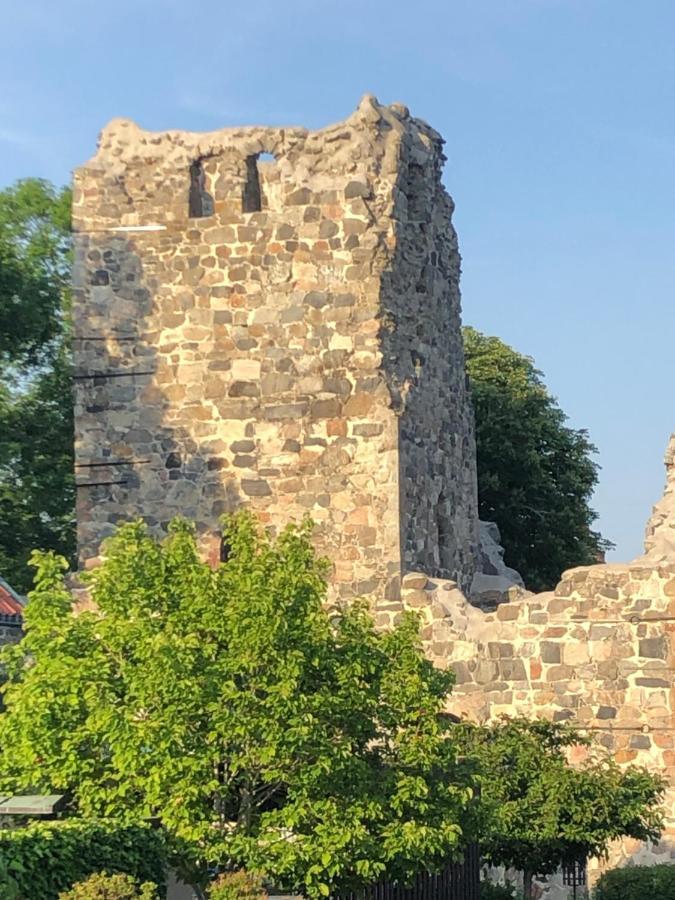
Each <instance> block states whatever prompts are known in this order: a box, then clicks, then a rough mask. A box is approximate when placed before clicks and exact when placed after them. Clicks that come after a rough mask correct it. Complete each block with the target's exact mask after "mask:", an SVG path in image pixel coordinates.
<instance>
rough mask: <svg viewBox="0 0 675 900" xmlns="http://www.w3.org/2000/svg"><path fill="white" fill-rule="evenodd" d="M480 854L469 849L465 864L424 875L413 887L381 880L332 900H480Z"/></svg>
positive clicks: (457, 864)
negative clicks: (356, 891)
mask: <svg viewBox="0 0 675 900" xmlns="http://www.w3.org/2000/svg"><path fill="white" fill-rule="evenodd" d="M479 895H480V854H479V852H478V847H477V846H475V845H473V846H471V847H469V848H468V849H467V851H466V853H465V854H464V862H461V863H452V864H451V865H449V866H446V868H445V869H443V870H442V871H441V872H438V873H437V874H436V875H430V874H429V873H427V872H423V873H421V874H419V875H418V876H417V878H416V879H415V880H414V881H413V883H412V884H410V885H407V886H406V885H403V884H398V883H397V882H395V881H378V882H377V883H376V884H370V885H368V887H366V888H364V889H363V890H361V891H359V892H358V893H347V894H339V895H338V896H334V897H333V898H332V900H478V898H479Z"/></svg>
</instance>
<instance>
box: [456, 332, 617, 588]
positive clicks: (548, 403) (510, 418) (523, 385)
mask: <svg viewBox="0 0 675 900" xmlns="http://www.w3.org/2000/svg"><path fill="white" fill-rule="evenodd" d="M464 347H465V353H466V368H467V373H468V375H469V379H470V382H471V394H472V398H473V406H474V411H475V417H476V449H477V454H478V503H479V512H480V517H481V519H484V520H486V521H491V522H496V523H497V525H498V526H499V530H500V532H501V536H502V543H503V545H504V547H505V550H506V553H505V560H506V562H507V563H508V565H510V566H512V567H513V568H514V569H517V570H518V571H519V572H520V573H521V575H522V576H523V579H524V581H525V584H526V586H527V587H528V588H529V589H530V590H534V591H543V590H550V589H551V588H552V587H554V586H555V585H556V584H557V582H558V581H559V579H560V575H561V573H562V572H563V571H564V570H565V569H568V568H571V567H573V566H582V565H592V564H593V563H595V562H597V560H598V555H599V553H601V552H602V551H604V550H605V549H607V548H608V547H611V546H612V545H611V544H610V543H609V542H608V541H605V540H604V539H603V538H602V537H601V536H600V535H599V534H598V532H596V531H594V530H593V529H592V527H591V526H592V524H593V522H594V520H595V518H596V514H595V512H594V511H593V510H592V509H591V506H590V498H591V495H592V493H593V489H594V487H595V485H596V483H597V480H598V465H597V463H596V462H595V461H594V459H593V454H594V453H595V452H596V450H595V447H594V446H593V444H592V443H591V442H590V441H589V439H588V435H587V433H586V431H583V430H576V429H573V428H570V427H569V426H568V425H567V424H566V419H567V417H566V416H565V413H564V412H563V411H562V410H561V409H560V407H559V406H558V403H557V401H556V399H555V397H553V396H552V395H551V394H550V392H549V391H548V389H547V387H546V385H545V384H544V382H543V376H542V373H541V372H540V371H539V370H538V369H537V368H535V365H534V362H533V361H532V360H531V359H530V358H529V357H527V356H523V355H522V354H521V353H518V352H517V351H516V350H514V349H512V348H511V347H509V346H508V345H507V344H505V343H504V342H503V341H501V340H499V338H496V337H487V336H486V335H484V334H481V333H480V332H479V331H476V330H475V329H474V328H465V329H464Z"/></svg>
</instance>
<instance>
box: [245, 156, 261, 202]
mask: <svg viewBox="0 0 675 900" xmlns="http://www.w3.org/2000/svg"><path fill="white" fill-rule="evenodd" d="M261 209H262V192H261V190H260V172H259V171H258V156H257V155H254V156H247V157H246V184H245V185H244V197H243V203H242V210H243V212H260V210H261Z"/></svg>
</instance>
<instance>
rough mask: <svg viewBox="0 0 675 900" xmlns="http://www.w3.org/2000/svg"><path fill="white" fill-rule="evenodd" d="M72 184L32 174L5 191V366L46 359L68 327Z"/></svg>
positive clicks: (0, 329) (1, 235) (0, 299)
mask: <svg viewBox="0 0 675 900" xmlns="http://www.w3.org/2000/svg"><path fill="white" fill-rule="evenodd" d="M71 202H72V198H71V191H70V189H69V188H62V189H61V190H57V189H55V188H54V187H53V186H52V185H50V184H49V182H47V181H43V180H41V179H38V178H28V179H25V180H24V181H18V182H17V183H16V184H15V185H13V186H12V187H9V188H6V189H5V190H4V191H0V366H2V368H3V369H4V368H5V367H6V366H7V365H8V364H12V365H16V366H21V367H23V366H26V365H29V366H30V365H35V364H36V363H40V362H42V361H44V358H45V355H46V353H47V351H48V350H49V348H50V346H51V344H52V342H53V341H54V340H55V339H56V338H57V337H58V336H59V335H60V334H61V332H62V330H63V327H64V316H63V307H64V295H65V293H66V286H67V285H68V282H69V280H70V208H71Z"/></svg>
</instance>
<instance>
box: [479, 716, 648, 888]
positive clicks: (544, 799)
mask: <svg viewBox="0 0 675 900" xmlns="http://www.w3.org/2000/svg"><path fill="white" fill-rule="evenodd" d="M462 727H463V730H464V735H465V741H466V748H467V752H468V753H469V754H470V755H471V756H472V757H475V758H476V759H477V760H479V761H480V764H481V769H482V772H483V778H482V781H481V798H482V804H483V813H484V821H483V828H484V830H483V833H482V836H481V849H482V851H483V853H484V854H485V856H486V858H487V859H489V860H490V861H491V862H492V863H493V864H495V865H503V866H506V867H507V868H513V869H517V870H519V871H521V872H524V873H525V888H526V890H525V896H529V895H530V891H531V880H532V876H533V875H547V874H550V873H551V872H554V871H555V870H556V869H557V868H558V867H559V866H560V865H562V864H563V863H566V862H574V861H579V860H584V859H586V858H588V857H597V856H602V855H604V854H605V852H606V850H607V847H608V845H609V843H610V841H612V840H615V839H617V838H622V837H632V838H636V839H637V840H657V839H658V838H659V836H660V834H661V830H662V825H663V822H662V812H661V800H662V798H663V792H664V783H663V781H662V779H661V778H660V777H658V776H656V775H652V774H650V773H649V772H647V771H646V770H645V769H642V768H639V767H636V766H633V767H625V768H620V767H619V766H618V765H617V764H616V763H615V762H614V761H613V760H612V759H611V758H609V757H607V756H605V755H602V756H598V755H597V754H596V753H594V752H592V748H591V742H590V740H589V739H588V738H586V737H585V736H583V735H582V734H581V733H580V732H579V731H578V730H577V729H575V728H573V727H572V726H570V725H567V724H564V723H551V722H547V721H544V720H533V721H530V720H528V719H524V718H515V719H503V720H501V721H497V722H495V723H493V724H491V725H488V726H485V727H483V728H475V727H472V726H468V725H467V726H462ZM584 745H585V746H587V747H589V750H591V752H589V754H588V756H587V759H586V761H585V762H584V763H582V764H581V765H577V766H572V765H571V764H570V763H569V761H568V754H569V751H570V750H571V749H572V748H575V747H580V746H584Z"/></svg>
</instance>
